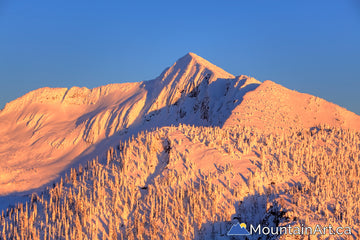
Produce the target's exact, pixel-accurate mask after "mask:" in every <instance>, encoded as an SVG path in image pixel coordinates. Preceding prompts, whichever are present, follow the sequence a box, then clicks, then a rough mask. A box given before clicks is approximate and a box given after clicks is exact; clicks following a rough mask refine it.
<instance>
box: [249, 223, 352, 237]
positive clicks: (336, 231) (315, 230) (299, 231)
mask: <svg viewBox="0 0 360 240" xmlns="http://www.w3.org/2000/svg"><path fill="white" fill-rule="evenodd" d="M250 234H264V235H269V234H272V235H283V234H284V235H317V234H320V235H343V234H344V235H351V227H336V228H334V227H333V226H332V225H331V224H329V226H328V227H323V226H321V225H320V224H316V226H315V227H310V226H304V225H303V224H301V226H293V227H292V226H290V225H287V226H282V227H262V226H261V225H260V224H259V225H257V227H256V228H255V227H254V226H253V225H251V224H250Z"/></svg>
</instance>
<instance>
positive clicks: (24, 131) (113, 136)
mask: <svg viewBox="0 0 360 240" xmlns="http://www.w3.org/2000/svg"><path fill="white" fill-rule="evenodd" d="M178 123H185V124H192V125H195V126H219V127H227V126H231V125H251V126H256V127H260V128H264V129H269V130H275V129H278V128H288V127H294V126H312V125H315V124H318V123H326V124H329V125H334V126H339V127H345V128H352V129H357V130H360V117H359V116H358V115H356V114H354V113H352V112H349V111H347V110H346V109H344V108H341V107H339V106H337V105H335V104H332V103H329V102H327V101H325V100H323V99H320V98H316V97H313V96H311V95H308V94H303V93H298V92H295V91H291V90H288V89H286V88H284V87H282V86H280V85H278V84H275V83H273V82H270V81H265V82H264V83H261V82H259V81H257V80H255V79H253V78H249V77H247V76H243V75H241V76H238V77H235V76H233V75H231V74H229V73H227V72H225V71H224V70H222V69H221V68H219V67H217V66H215V65H213V64H211V63H209V62H208V61H206V60H205V59H203V58H201V57H199V56H197V55H195V54H193V53H189V54H187V55H185V56H184V57H182V58H180V59H179V60H178V61H177V62H176V63H175V64H174V65H172V66H171V67H170V68H167V69H166V70H165V71H164V72H162V73H161V74H160V76H159V77H157V78H156V79H154V80H151V81H144V82H138V83H124V84H111V85H106V86H102V87H98V88H94V89H91V90H90V89H87V88H79V87H73V88H71V89H66V88H56V89H52V88H42V89H38V90H35V91H32V92H30V93H28V94H26V95H24V96H22V97H20V98H18V99H16V100H14V101H12V102H10V103H8V104H7V105H6V106H5V108H4V109H3V110H2V111H1V112H0V195H7V194H10V193H15V192H26V191H28V190H33V189H36V188H39V187H42V186H44V185H46V184H49V183H51V182H52V181H53V180H55V179H56V178H57V177H58V176H59V175H61V174H62V173H64V172H65V171H66V170H68V169H69V168H70V167H72V166H74V165H76V164H78V163H79V162H80V161H82V160H89V159H91V158H93V157H95V156H97V155H100V154H101V153H103V152H105V150H106V149H107V148H108V146H110V145H114V144H115V142H116V143H118V141H119V140H121V139H125V138H128V137H129V136H131V134H134V133H137V132H139V131H142V130H146V129H151V128H155V127H162V126H169V125H172V124H173V125H177V124H178ZM194 151H196V149H195V150H194Z"/></svg>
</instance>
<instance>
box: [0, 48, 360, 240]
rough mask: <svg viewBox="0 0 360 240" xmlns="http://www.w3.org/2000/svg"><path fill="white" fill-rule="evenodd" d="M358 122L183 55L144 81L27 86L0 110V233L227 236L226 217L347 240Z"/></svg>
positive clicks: (353, 222) (355, 196) (354, 207)
mask: <svg viewBox="0 0 360 240" xmlns="http://www.w3.org/2000/svg"><path fill="white" fill-rule="evenodd" d="M359 131H360V116H358V115H356V114H354V113H352V112H349V111H347V110H346V109H344V108H341V107H339V106H337V105H335V104H333V103H329V102H327V101H325V100H324V99H320V98H317V97H315V96H311V95H309V94H304V93H299V92H296V91H292V90H289V89H287V88H285V87H283V86H280V85H278V84H276V83H274V82H271V81H265V82H263V83H261V82H259V81H257V80H255V79H253V78H249V77H247V76H243V75H241V76H238V77H235V76H233V75H231V74H229V73H227V72H225V71H224V70H222V69H220V68H218V67H217V66H215V65H213V64H211V63H209V62H208V61H206V60H205V59H203V58H201V57H199V56H197V55H195V54H193V53H189V54H187V55H185V56H184V57H182V58H180V59H179V60H178V61H177V62H175V63H174V65H172V66H171V67H170V68H167V69H166V70H165V71H163V72H162V73H161V74H160V76H159V77H157V78H156V79H154V80H151V81H144V82H138V83H124V84H111V85H106V86H102V87H98V88H94V89H91V90H90V89H87V88H78V87H73V88H71V89H66V88H57V89H50V88H42V89H38V90H35V91H32V92H30V93H28V94H26V95H24V96H23V97H20V98H18V99H16V100H14V101H13V102H10V103H8V104H7V105H6V106H5V108H4V109H3V110H2V111H1V112H0V211H1V210H4V212H1V215H0V240H2V239H98V238H100V239H233V238H232V237H231V236H227V234H226V233H227V232H228V231H229V230H230V228H231V226H232V225H233V224H235V223H237V221H241V222H244V223H248V224H255V225H256V224H262V226H265V227H278V226H286V225H291V226H293V227H296V226H297V227H301V226H315V225H316V224H322V225H323V226H325V227H326V226H329V224H330V225H331V226H333V227H334V229H335V228H336V227H343V228H344V227H346V226H350V227H351V228H352V232H351V235H346V236H344V237H343V236H340V235H339V236H335V238H336V239H347V238H350V239H356V238H357V237H358V236H359V234H358V233H359V230H360V229H359V227H358V226H359V223H360V217H359V213H360V205H359V204H358V203H359V201H360V192H359V188H358V185H359V183H360V159H359V158H360V154H359V151H360V144H359V143H360V134H359ZM44 187H47V188H46V189H45V188H44ZM24 194H25V196H24ZM26 194H28V195H26ZM16 201H19V202H22V203H24V204H22V203H20V204H16ZM25 202H26V203H25ZM8 203H10V205H11V206H10V207H8V206H7V205H8ZM15 204H16V205H15ZM320 235H321V234H319V233H317V234H314V235H313V236H312V235H309V236H306V234H305V235H304V234H303V235H302V236H299V238H303V237H309V238H312V237H316V238H320V237H323V236H320ZM325 235H327V237H332V236H329V234H325ZM293 237H294V236H291V235H287V236H286V235H276V234H275V235H274V234H272V235H271V236H270V235H266V234H265V235H264V234H260V235H258V234H257V235H256V234H255V235H252V236H248V239H278V238H284V239H294V238H293Z"/></svg>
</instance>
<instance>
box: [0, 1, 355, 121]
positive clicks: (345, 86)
mask: <svg viewBox="0 0 360 240" xmlns="http://www.w3.org/2000/svg"><path fill="white" fill-rule="evenodd" d="M187 52H194V53H196V54H198V55H200V56H202V57H204V58H205V59H207V60H209V61H211V62H213V63H214V64H216V65H218V66H219V67H221V68H223V69H225V70H226V71H228V72H230V73H232V74H234V75H240V74H246V75H251V76H254V77H256V78H257V79H259V80H260V81H264V80H267V79H270V80H273V81H275V82H277V83H280V84H282V85H284V86H285V87H288V88H290V89H295V90H297V91H300V92H307V93H311V94H314V95H317V96H319V97H322V98H325V99H327V100H329V101H331V102H335V103H337V104H339V105H341V106H343V107H346V108H347V109H349V110H351V111H354V112H356V113H358V114H360V93H359V90H360V81H359V80H360V79H359V78H360V4H359V1H358V0H326V1H325V0H324V1H323V0H312V1H308V0H305V1H304V0H302V1H289V0H284V1H277V0H274V1H268V0H264V1H240V0H226V1H91V0H87V1H81V0H75V1H74V0H72V1H69V0H62V1H49V0H42V1H40V0H33V1H20V0H12V1H10V0H9V1H4V0H0V81H1V86H0V108H2V107H3V106H4V105H5V103H6V102H9V101H11V100H13V99H15V98H17V97H19V96H21V95H23V94H25V93H26V92H28V91H30V90H33V89H37V88H40V87H44V86H49V87H71V86H86V87H88V88H93V87H96V86H100V85H105V84H108V83H119V82H132V81H142V80H149V79H153V78H155V77H156V76H157V75H159V74H160V73H161V71H162V70H163V69H164V68H165V67H167V66H170V65H171V64H172V63H173V62H175V61H176V60H177V59H178V58H180V57H182V56H183V55H185V54H186V53H187Z"/></svg>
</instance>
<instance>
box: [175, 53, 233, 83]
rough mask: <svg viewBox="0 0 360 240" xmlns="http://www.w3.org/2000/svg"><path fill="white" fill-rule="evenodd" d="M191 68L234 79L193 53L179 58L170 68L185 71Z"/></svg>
mask: <svg viewBox="0 0 360 240" xmlns="http://www.w3.org/2000/svg"><path fill="white" fill-rule="evenodd" d="M193 67H196V68H199V67H200V68H204V69H207V70H209V71H211V72H212V73H213V74H215V75H217V76H219V77H222V78H234V75H232V74H230V73H228V72H226V71H225V70H223V69H221V68H219V67H218V66H216V65H215V64H212V63H211V62H209V61H208V60H206V59H204V58H202V57H200V56H199V55H197V54H195V53H193V52H189V53H187V54H186V55H185V56H183V57H181V58H179V59H178V60H177V61H176V62H175V63H174V65H173V66H172V67H171V68H177V69H179V68H180V69H183V70H186V69H189V68H193Z"/></svg>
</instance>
